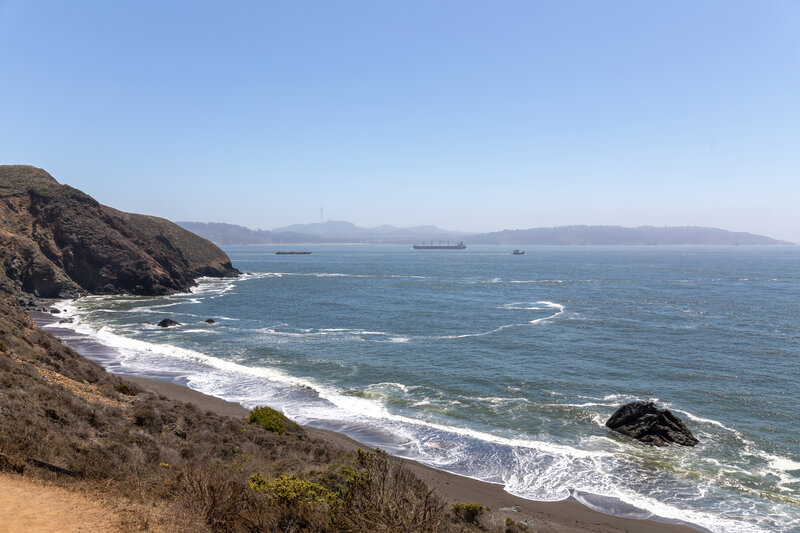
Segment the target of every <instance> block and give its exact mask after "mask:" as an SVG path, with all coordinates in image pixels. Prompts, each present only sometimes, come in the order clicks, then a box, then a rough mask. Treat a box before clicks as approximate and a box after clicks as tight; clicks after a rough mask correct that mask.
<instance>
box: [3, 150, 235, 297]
mask: <svg viewBox="0 0 800 533" xmlns="http://www.w3.org/2000/svg"><path fill="white" fill-rule="evenodd" d="M238 274H239V272H238V271H237V270H236V269H235V268H233V267H232V265H231V262H230V259H229V258H228V256H227V255H225V252H223V251H222V250H220V249H219V248H218V247H217V246H215V245H214V244H212V243H210V242H209V241H206V240H205V239H203V238H201V237H198V236H197V235H194V234H193V233H190V232H188V231H186V230H184V229H183V228H181V227H179V226H177V225H175V224H173V223H172V222H170V221H168V220H164V219H162V218H157V217H151V216H146V215H137V214H131V213H124V212H122V211H117V210H116V209H112V208H110V207H107V206H104V205H101V204H100V203H98V202H97V201H95V200H94V199H93V198H91V197H90V196H88V195H86V194H84V193H83V192H81V191H79V190H77V189H74V188H72V187H69V186H67V185H61V184H59V183H58V182H57V181H56V180H55V179H53V177H52V176H50V175H49V174H48V173H47V172H45V171H44V170H42V169H38V168H35V167H31V166H24V165H3V166H0V291H2V292H5V293H7V294H11V295H13V296H14V297H16V298H17V299H18V301H20V303H23V304H29V303H30V301H29V300H30V296H29V295H32V296H34V297H40V298H59V297H60V298H63V297H72V296H76V295H78V294H81V293H94V294H114V293H129V294H150V295H153V294H168V293H171V292H177V291H184V290H186V289H188V288H189V287H191V286H193V285H194V281H193V280H194V278H197V277H200V276H215V277H226V276H236V275H238Z"/></svg>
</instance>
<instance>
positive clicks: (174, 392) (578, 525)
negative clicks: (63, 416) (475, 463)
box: [77, 346, 697, 533]
mask: <svg viewBox="0 0 800 533" xmlns="http://www.w3.org/2000/svg"><path fill="white" fill-rule="evenodd" d="M77 349H78V351H80V346H78V347H77ZM123 377H124V378H125V379H127V380H130V381H132V382H134V383H136V384H137V385H139V386H140V387H142V388H145V389H150V390H152V391H153V392H156V393H159V394H162V395H164V396H167V397H170V398H173V399H176V400H179V401H182V402H190V403H194V404H195V405H197V406H198V407H200V408H201V409H203V410H209V411H213V412H215V413H218V414H221V415H226V416H234V417H243V416H246V415H247V413H248V411H247V409H245V408H244V407H242V406H241V405H239V404H237V403H233V402H228V401H225V400H222V399H220V398H216V397H213V396H209V395H207V394H203V393H201V392H198V391H195V390H192V389H190V388H189V387H185V386H182V385H178V384H176V383H171V382H168V381H162V380H157V379H153V378H144V377H132V376H123ZM305 429H306V431H308V433H309V434H310V435H312V436H314V437H317V438H320V439H322V440H324V441H327V442H328V443H330V444H331V445H332V446H336V447H339V448H344V449H346V450H357V449H359V448H361V449H368V448H369V447H368V446H364V445H363V444H360V443H359V442H357V441H355V440H353V439H351V438H350V437H348V436H346V435H343V434H341V433H336V432H335V431H329V430H326V429H318V428H313V427H308V426H306V427H305ZM404 461H405V462H406V464H407V466H408V468H409V469H410V470H411V471H413V472H414V473H415V474H416V475H417V476H418V477H419V478H420V479H422V480H423V481H424V482H425V483H426V484H427V485H428V486H429V487H432V488H435V489H436V490H438V491H439V492H440V493H442V494H443V495H444V496H445V497H447V499H449V500H451V501H453V502H475V503H480V504H481V505H484V506H488V507H490V508H492V509H493V510H494V511H495V512H499V513H502V515H503V520H504V519H505V518H504V517H505V516H508V517H510V518H511V519H512V520H514V521H515V522H520V521H525V522H524V523H527V524H530V525H531V526H532V527H533V528H534V530H535V531H542V532H544V531H553V532H556V531H557V532H565V533H571V532H579V531H592V532H598V533H600V532H623V531H624V532H630V533H655V532H675V533H678V532H686V533H689V532H692V531H697V530H696V529H694V528H692V527H689V526H687V525H683V524H675V523H667V522H660V521H657V520H636V519H632V518H621V517H617V516H611V515H608V514H604V513H601V512H598V511H595V510H593V509H590V508H589V507H586V506H585V505H583V504H581V503H580V502H578V501H576V500H564V501H560V502H535V501H531V500H526V499H523V498H519V497H517V496H514V495H512V494H509V493H508V492H506V491H504V490H503V487H502V486H501V485H497V484H494V483H486V482H483V481H478V480H475V479H470V478H466V477H463V476H458V475H455V474H451V473H449V472H445V471H443V470H437V469H435V468H431V467H428V466H425V465H422V464H419V463H417V462H416V461H411V460H407V459H404ZM510 508H514V509H515V510H513V511H511V510H506V511H501V509H510Z"/></svg>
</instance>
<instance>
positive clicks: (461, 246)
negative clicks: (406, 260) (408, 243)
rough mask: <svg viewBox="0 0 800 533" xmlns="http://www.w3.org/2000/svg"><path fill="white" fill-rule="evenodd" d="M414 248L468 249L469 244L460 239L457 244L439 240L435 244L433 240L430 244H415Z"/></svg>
mask: <svg viewBox="0 0 800 533" xmlns="http://www.w3.org/2000/svg"><path fill="white" fill-rule="evenodd" d="M413 248H414V249H415V250H466V248H467V245H466V244H464V241H458V242H457V243H455V244H450V241H447V242H446V243H442V241H439V244H433V241H431V243H430V244H425V243H424V242H423V243H422V244H415V245H414V246H413Z"/></svg>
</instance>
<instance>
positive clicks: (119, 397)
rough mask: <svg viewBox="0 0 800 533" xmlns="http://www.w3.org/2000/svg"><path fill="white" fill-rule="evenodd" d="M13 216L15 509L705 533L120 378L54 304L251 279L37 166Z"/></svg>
mask: <svg viewBox="0 0 800 533" xmlns="http://www.w3.org/2000/svg"><path fill="white" fill-rule="evenodd" d="M0 215H2V216H1V217H0V221H2V222H1V223H0V244H2V247H1V248H0V263H2V265H3V269H2V270H0V428H2V429H0V471H3V472H4V473H3V474H2V475H1V476H0V488H2V489H5V488H8V487H10V486H11V485H14V490H13V491H11V490H0V492H2V493H4V494H6V495H12V493H13V494H19V497H18V499H17V500H15V501H9V502H5V500H4V505H6V506H7V507H8V508H15V509H16V508H24V509H25V510H26V512H30V513H31V514H30V516H34V515H42V516H43V515H46V514H47V513H51V514H52V513H54V512H56V514H58V516H59V519H60V528H61V530H64V531H77V530H83V531H86V530H96V531H102V530H122V531H126V530H127V531H133V530H142V529H148V530H153V531H290V530H291V531H430V532H434V531H436V532H439V531H444V532H446V531H504V532H512V533H513V532H518V531H566V532H572V531H575V532H577V531H594V532H622V531H627V532H634V531H636V532H656V531H675V532H677V531H694V529H692V528H691V527H689V526H686V525H681V524H673V523H665V522H659V521H655V520H634V519H629V518H619V517H615V516H610V515H606V514H603V513H599V512H596V511H594V510H591V509H589V508H588V507H585V506H583V505H582V504H580V503H579V502H577V501H573V500H568V501H562V502H552V503H540V502H533V501H529V500H524V499H521V498H517V497H515V496H512V495H510V494H508V493H506V492H505V491H504V490H503V487H502V486H500V485H494V484H489V483H484V482H481V481H477V480H472V479H468V478H464V477H460V476H456V475H453V474H449V473H446V472H443V471H439V470H435V469H432V468H429V467H426V466H424V465H421V464H418V463H415V462H413V461H405V460H399V459H395V458H391V457H388V456H386V455H385V454H384V453H382V452H380V451H375V450H368V449H367V447H365V446H362V445H361V444H359V443H358V442H356V441H353V440H352V439H349V438H348V437H346V436H344V435H340V434H338V433H334V432H330V431H326V430H321V429H315V428H309V427H300V426H297V425H296V424H294V423H292V422H291V421H289V420H287V419H285V417H283V416H282V415H281V414H280V413H277V412H271V411H269V410H267V411H264V412H262V414H263V416H254V414H253V413H251V412H248V411H247V410H246V409H244V408H243V407H242V406H240V405H238V404H235V403H230V402H226V401H224V400H221V399H219V398H214V397H210V396H207V395H204V394H201V393H199V392H196V391H193V390H191V389H189V388H187V387H184V386H181V385H178V384H175V383H170V382H166V381H159V380H154V379H149V378H141V377H121V376H116V375H113V374H110V373H108V372H106V371H105V370H104V369H103V368H102V367H101V366H100V365H98V364H97V363H95V362H93V361H91V360H90V359H88V358H87V357H84V355H83V354H87V355H89V352H91V350H90V348H92V347H90V346H89V345H88V344H87V345H85V346H82V345H80V344H78V345H74V346H67V345H65V344H64V343H62V342H61V341H59V340H58V339H57V338H56V337H55V336H53V335H52V334H50V333H48V332H47V331H46V330H44V329H42V328H41V327H39V325H37V323H36V322H35V321H34V320H33V318H32V316H31V312H33V311H34V310H37V309H38V310H39V311H40V312H41V310H42V308H43V307H42V301H43V300H42V299H43V298H67V297H69V298H72V297H79V296H80V295H83V294H136V295H152V294H169V293H172V292H177V291H185V290H187V289H188V288H190V287H191V286H192V285H193V283H194V282H193V279H194V278H196V277H198V276H235V275H237V273H238V272H237V271H236V269H235V268H233V266H232V265H231V262H230V260H229V259H228V258H227V256H226V255H225V253H224V252H223V251H222V250H220V249H219V248H217V247H216V246H215V245H213V244H211V243H210V242H208V241H206V240H204V239H202V238H200V237H197V236H195V235H193V234H191V233H189V232H188V231H186V230H183V229H181V228H179V227H177V226H175V225H174V224H172V223H171V222H169V221H166V220H163V219H158V218H154V217H148V216H145V215H135V214H128V213H122V212H120V211H117V210H114V209H112V208H109V207H106V206H103V205H101V204H99V203H98V202H96V201H95V200H93V199H92V198H91V197H89V196H88V195H86V194H84V193H82V192H81V191H77V190H76V189H73V188H71V187H68V186H65V185H60V184H59V183H58V182H57V181H56V180H54V179H53V178H52V177H51V176H50V175H49V174H47V173H46V172H44V171H43V170H41V169H36V168H34V167H28V166H2V167H0ZM40 316H49V317H50V320H51V321H52V320H58V318H57V314H54V313H51V312H48V314H47V315H40ZM94 348H96V347H94ZM91 355H92V356H93V357H94V358H95V359H98V360H102V354H101V353H93V354H91ZM21 480H22V481H24V482H25V483H27V482H30V483H28V484H24V485H21V484H20V482H21ZM64 490H66V491H68V492H71V493H78V494H79V495H80V497H79V498H77V499H75V500H69V501H68V502H67V503H66V505H67V506H68V507H69V506H72V507H70V508H71V509H72V511H71V512H64V513H62V512H61V511H56V510H54V508H52V506H53V505H55V504H56V503H57V502H56V498H48V497H42V498H38V499H34V498H31V497H30V494H31V493H36V492H37V491H39V492H40V493H41V494H43V495H47V494H50V493H51V492H52V491H55V492H59V494H63V491H64ZM65 501H66V500H65ZM75 502H77V503H75ZM20 506H22V507H20ZM82 506H85V508H84V507H82ZM59 509H62V508H59ZM98 509H100V510H99V511H98ZM103 509H105V510H107V511H108V513H109V514H108V516H107V517H106V518H102V517H101V518H98V520H99V521H98V522H97V523H95V524H94V525H92V526H91V527H88V526H87V525H86V523H82V522H81V520H85V519H86V518H87V516H97V515H98V513H99V514H100V515H102V510H103ZM19 516H24V513H20V514H19ZM106 519H107V520H106ZM103 520H106V521H105V522H103ZM17 523H18V524H19V527H18V526H11V527H12V529H11V531H16V530H18V531H23V530H25V531H30V530H35V528H36V527H37V526H36V524H34V523H32V522H30V523H20V522H19V521H18V522H17ZM41 527H42V528H45V529H46V528H47V527H49V526H46V525H45V526H41ZM14 528H17V529H14ZM20 528H21V529H20ZM92 528H94V529H92Z"/></svg>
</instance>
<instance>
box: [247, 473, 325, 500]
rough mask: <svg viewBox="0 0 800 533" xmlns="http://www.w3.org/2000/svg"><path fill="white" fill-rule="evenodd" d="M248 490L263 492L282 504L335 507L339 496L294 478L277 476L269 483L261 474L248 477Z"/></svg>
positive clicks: (315, 484) (309, 482)
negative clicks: (322, 504) (318, 504)
mask: <svg viewBox="0 0 800 533" xmlns="http://www.w3.org/2000/svg"><path fill="white" fill-rule="evenodd" d="M250 488H251V489H253V490H255V491H257V492H263V493H264V494H267V495H268V496H270V497H271V499H272V500H274V501H277V502H278V503H283V504H290V505H291V504H298V503H300V504H315V503H324V504H328V506H330V507H336V505H337V503H338V501H339V495H338V494H337V493H335V492H331V491H329V490H328V489H326V488H325V487H323V486H322V485H319V484H317V483H313V482H311V481H305V480H303V479H299V478H297V477H295V476H285V475H283V476H278V477H277V478H276V479H275V480H273V481H269V480H268V479H266V478H265V477H264V476H262V475H261V474H253V475H252V476H250Z"/></svg>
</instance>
